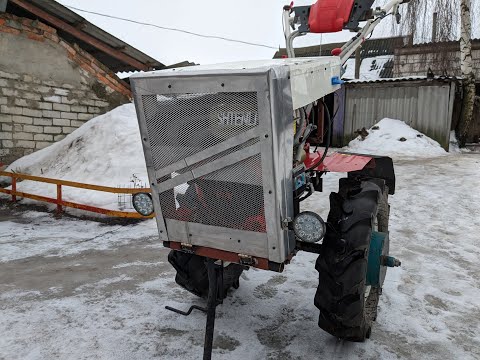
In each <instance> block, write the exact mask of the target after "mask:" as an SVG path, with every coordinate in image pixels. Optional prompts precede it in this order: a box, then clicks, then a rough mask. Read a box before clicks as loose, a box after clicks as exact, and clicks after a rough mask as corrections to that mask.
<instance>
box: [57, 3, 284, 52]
mask: <svg viewBox="0 0 480 360" xmlns="http://www.w3.org/2000/svg"><path fill="white" fill-rule="evenodd" d="M65 7H67V8H69V9H73V10H77V11H81V12H84V13H87V14H93V15H98V16H103V17H107V18H110V19H116V20H122V21H127V22H131V23H134V24H139V25H145V26H153V27H156V28H158V29H162V30H169V31H176V32H180V33H184V34H188V35H194V36H198V37H202V38H207V39H218V40H224V41H230V42H235V43H240V44H244V45H251V46H259V47H264V48H267V49H274V50H277V49H278V48H277V47H275V46H269V45H265V44H259V43H254V42H250V41H243V40H237V39H230V38H226V37H223V36H217V35H204V34H199V33H196V32H193V31H188V30H183V29H177V28H172V27H168V26H160V25H155V24H150V23H146V22H142V21H137V20H131V19H126V18H122V17H118V16H113V15H107V14H102V13H98V12H95V11H89V10H83V9H79V8H77V7H74V6H67V5H65Z"/></svg>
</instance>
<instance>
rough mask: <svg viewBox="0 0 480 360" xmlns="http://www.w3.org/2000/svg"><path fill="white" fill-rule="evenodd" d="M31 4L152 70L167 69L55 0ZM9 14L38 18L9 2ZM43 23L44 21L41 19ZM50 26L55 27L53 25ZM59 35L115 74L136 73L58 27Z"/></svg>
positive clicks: (127, 65) (119, 61)
mask: <svg viewBox="0 0 480 360" xmlns="http://www.w3.org/2000/svg"><path fill="white" fill-rule="evenodd" d="M28 2H29V3H31V4H33V5H34V6H36V7H38V8H40V9H41V10H43V11H45V12H47V13H49V14H50V15H52V16H55V17H56V18H58V19H60V20H62V21H64V22H66V23H68V24H69V25H72V26H81V31H83V32H84V33H86V34H88V35H90V36H92V37H94V38H96V39H98V40H100V41H102V42H103V43H105V44H107V45H109V46H110V47H112V48H115V49H121V51H122V52H123V53H124V54H126V55H128V56H130V57H131V58H133V59H135V60H137V61H139V62H141V63H143V64H145V65H147V66H148V67H150V68H152V69H162V68H164V67H165V65H164V64H162V63H161V62H160V61H158V60H155V59H154V58H152V57H150V56H148V55H147V54H145V53H143V52H141V51H140V50H138V49H135V48H134V47H133V46H131V45H129V44H127V43H126V42H124V41H122V40H120V39H118V38H116V37H115V36H113V35H111V34H109V33H108V32H106V31H104V30H102V29H100V28H99V27H97V26H95V25H93V24H92V23H90V22H88V21H87V20H86V19H85V18H83V17H81V16H80V15H78V14H77V13H75V12H73V11H72V10H70V9H68V8H66V7H65V6H63V5H61V4H59V3H58V2H56V1H54V0H29V1H28ZM7 12H8V13H11V14H14V15H17V16H21V17H27V18H31V19H32V18H33V19H36V18H37V17H36V16H35V15H33V14H30V13H29V12H27V11H25V10H23V9H22V8H20V7H18V6H16V5H15V4H13V3H11V2H9V3H8V7H7ZM39 20H40V21H42V19H39ZM49 26H52V27H55V26H53V25H51V24H49ZM56 29H57V32H58V34H59V35H60V36H61V37H62V38H64V39H65V40H67V41H69V42H76V43H77V44H78V45H79V46H80V47H81V48H82V49H84V50H85V51H87V52H89V53H90V54H91V55H92V56H94V57H95V58H97V59H98V60H99V61H100V62H102V63H103V64H104V65H106V66H108V67H109V68H110V69H111V70H113V71H115V72H120V71H135V70H137V69H135V68H134V67H133V66H131V65H129V64H125V63H124V62H122V61H121V60H119V59H116V58H114V57H112V56H111V55H109V54H105V53H103V52H101V51H99V50H98V49H96V48H95V47H93V46H91V45H89V44H87V43H85V42H83V41H81V40H79V39H77V38H75V37H74V36H73V35H71V34H69V33H67V32H65V31H63V30H62V29H61V28H58V27H56Z"/></svg>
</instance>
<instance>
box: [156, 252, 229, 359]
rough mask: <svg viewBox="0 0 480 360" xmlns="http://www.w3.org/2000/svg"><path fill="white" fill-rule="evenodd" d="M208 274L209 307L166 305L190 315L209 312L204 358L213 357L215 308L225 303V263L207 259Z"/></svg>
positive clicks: (168, 307) (181, 313) (177, 312)
mask: <svg viewBox="0 0 480 360" xmlns="http://www.w3.org/2000/svg"><path fill="white" fill-rule="evenodd" d="M206 263H207V274H208V298H207V307H206V308H203V307H200V306H197V305H192V306H190V308H189V309H188V311H181V310H178V309H175V308H172V307H170V306H165V309H167V310H170V311H173V312H174V313H176V314H180V315H183V316H188V315H190V314H191V312H192V311H193V310H200V311H202V312H204V313H206V314H207V323H206V326H205V342H204V345H203V360H211V359H212V350H213V333H214V330H215V310H216V308H217V305H219V304H221V303H223V298H224V292H223V264H222V263H220V264H216V263H215V260H214V259H207V260H206Z"/></svg>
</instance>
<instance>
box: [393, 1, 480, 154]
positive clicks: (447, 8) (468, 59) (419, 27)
mask: <svg viewBox="0 0 480 360" xmlns="http://www.w3.org/2000/svg"><path fill="white" fill-rule="evenodd" d="M479 5H480V0H412V1H410V3H409V4H408V6H407V8H406V10H405V11H404V14H403V15H404V20H403V22H402V23H401V25H400V27H399V28H398V29H397V31H398V32H400V33H403V34H411V35H412V37H413V41H414V42H415V43H423V42H429V41H431V38H432V23H431V22H430V21H428V19H429V18H430V16H431V15H432V14H433V12H436V13H437V15H438V16H437V21H438V22H437V27H436V29H437V30H436V34H434V37H435V38H436V40H437V41H439V42H444V41H451V40H458V38H459V35H460V67H461V75H462V78H463V81H462V87H463V100H462V112H461V117H460V121H459V123H458V126H457V129H456V132H457V136H458V140H459V143H460V145H461V146H465V142H466V140H467V138H468V131H469V127H470V125H471V123H472V120H473V111H474V104H475V69H474V67H473V61H472V40H471V39H472V19H474V20H476V22H477V23H478V16H479V15H480V14H478V12H479ZM472 6H475V8H472ZM474 15H476V16H474ZM458 28H460V32H459V31H458ZM436 48H437V49H438V50H437V54H435V55H436V57H435V61H437V62H438V63H442V62H443V63H445V64H448V63H449V62H451V61H452V59H451V58H449V54H447V50H446V49H445V48H443V47H442V44H441V43H440V44H438V46H436ZM447 66H448V65H445V68H447Z"/></svg>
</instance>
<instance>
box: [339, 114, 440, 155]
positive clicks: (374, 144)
mask: <svg viewBox="0 0 480 360" xmlns="http://www.w3.org/2000/svg"><path fill="white" fill-rule="evenodd" d="M346 150H348V151H351V152H358V153H364V154H375V155H383V156H390V157H393V158H409V157H423V158H426V157H435V156H442V155H447V152H446V151H445V150H444V149H443V148H442V147H441V146H440V144H439V143H438V142H436V141H435V140H432V139H430V138H429V137H428V136H426V135H424V134H422V133H420V132H419V131H417V130H414V129H412V128H411V127H410V126H408V125H407V124H405V122H403V121H401V120H394V119H389V118H385V119H383V120H381V121H380V122H378V123H377V124H376V125H374V126H372V127H371V128H370V130H368V135H367V136H366V137H365V138H364V139H363V138H362V136H358V137H357V138H356V139H354V140H352V141H351V142H350V143H349V144H348V147H347V149H346Z"/></svg>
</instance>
